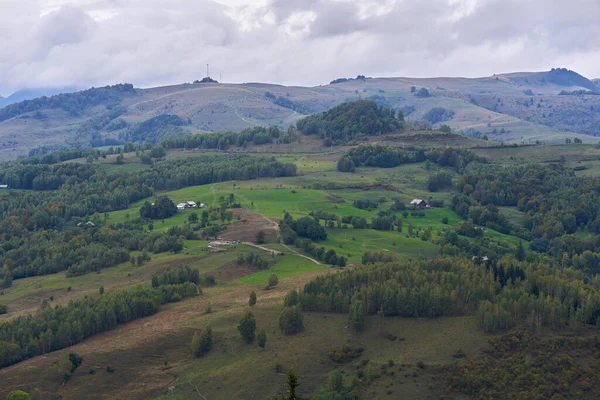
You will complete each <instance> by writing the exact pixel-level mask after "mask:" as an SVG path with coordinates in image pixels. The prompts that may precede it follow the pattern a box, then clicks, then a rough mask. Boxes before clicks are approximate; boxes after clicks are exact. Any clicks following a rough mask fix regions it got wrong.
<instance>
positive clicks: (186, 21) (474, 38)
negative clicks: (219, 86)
mask: <svg viewBox="0 0 600 400" xmlns="http://www.w3.org/2000/svg"><path fill="white" fill-rule="evenodd" d="M206 63H210V66H211V76H212V77H213V78H217V79H219V73H222V76H223V81H224V82H252V81H262V82H271V83H281V84H286V85H319V84H324V83H327V82H329V81H330V80H332V79H334V78H337V77H342V76H345V77H348V76H356V75H357V74H364V75H367V76H373V77H376V76H413V77H426V76H467V77H476V76H489V75H492V74H494V73H502V72H513V71H535V70H548V69H550V68H552V67H567V68H570V69H573V70H576V71H577V72H579V73H581V74H583V75H585V76H587V77H590V78H595V77H598V78H600V1H598V0H360V1H359V0H215V1H208V0H73V1H66V0H0V95H7V94H10V93H12V92H14V91H16V90H19V89H23V88H27V87H30V88H38V87H65V86H77V87H89V86H100V85H107V84H114V83H119V82H128V83H133V84H134V85H135V86H137V87H150V86H156V85H165V84H174V83H181V82H190V81H192V80H194V79H200V78H202V77H204V76H205V74H206V72H205V71H206Z"/></svg>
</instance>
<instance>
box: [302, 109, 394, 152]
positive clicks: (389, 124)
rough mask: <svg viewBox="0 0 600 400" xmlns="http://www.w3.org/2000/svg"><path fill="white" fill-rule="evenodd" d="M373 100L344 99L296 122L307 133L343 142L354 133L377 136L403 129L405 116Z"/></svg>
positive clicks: (333, 142) (327, 141)
mask: <svg viewBox="0 0 600 400" xmlns="http://www.w3.org/2000/svg"><path fill="white" fill-rule="evenodd" d="M399 117H400V118H396V111H394V110H393V109H390V108H386V107H379V106H377V104H376V103H375V102H373V101H370V100H357V101H354V102H349V103H342V104H340V105H338V106H336V107H334V108H332V109H331V110H329V111H326V112H324V113H320V114H314V115H311V116H309V117H306V118H304V119H301V120H300V121H298V123H297V124H296V125H297V127H298V130H299V131H300V132H302V133H304V134H306V135H319V136H320V137H321V138H322V139H323V140H324V141H325V145H326V146H328V145H329V144H335V145H338V144H342V143H344V142H346V141H348V140H351V139H353V138H355V137H358V136H361V135H366V136H374V135H380V134H384V133H390V132H394V131H397V130H399V129H402V126H403V120H404V117H403V116H402V115H401V114H400V115H399Z"/></svg>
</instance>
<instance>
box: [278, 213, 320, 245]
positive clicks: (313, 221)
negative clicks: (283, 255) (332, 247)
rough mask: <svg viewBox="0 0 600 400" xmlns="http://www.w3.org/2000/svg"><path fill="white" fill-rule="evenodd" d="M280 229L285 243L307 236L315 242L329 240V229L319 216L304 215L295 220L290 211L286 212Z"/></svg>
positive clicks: (291, 242)
mask: <svg viewBox="0 0 600 400" xmlns="http://www.w3.org/2000/svg"><path fill="white" fill-rule="evenodd" d="M280 229H281V238H282V240H283V242H284V243H285V244H293V243H295V242H296V240H297V239H298V238H307V239H309V240H313V241H315V242H319V241H321V240H327V231H326V230H325V228H323V227H322V226H321V224H320V223H319V218H318V217H312V218H311V217H302V218H299V219H297V220H294V218H293V217H292V216H291V215H290V214H289V213H285V215H284V217H283V220H282V221H281V224H280Z"/></svg>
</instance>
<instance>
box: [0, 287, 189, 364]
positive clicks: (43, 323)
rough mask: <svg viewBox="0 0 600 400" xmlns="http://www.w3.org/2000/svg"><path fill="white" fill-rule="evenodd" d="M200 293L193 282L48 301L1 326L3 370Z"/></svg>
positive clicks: (0, 343) (0, 342)
mask: <svg viewBox="0 0 600 400" xmlns="http://www.w3.org/2000/svg"><path fill="white" fill-rule="evenodd" d="M198 293H199V290H198V288H197V287H196V285H195V284H193V283H191V282H186V283H182V284H179V285H165V286H157V287H156V288H153V289H150V288H138V289H135V290H130V291H125V290H124V291H120V292H115V293H107V294H100V295H97V296H88V297H87V298H85V299H84V300H77V301H71V302H69V304H68V305H66V306H54V307H52V306H51V305H50V304H49V303H48V302H47V301H44V304H42V307H41V308H40V309H39V311H38V312H37V313H35V314H33V315H32V314H29V315H27V316H20V317H16V318H14V319H12V320H10V321H8V322H3V323H0V367H5V366H7V365H11V364H15V363H17V362H19V361H21V360H24V359H27V358H31V357H35V356H37V355H40V354H45V353H49V352H52V351H55V350H60V349H63V348H65V347H68V346H72V345H74V344H76V343H79V342H81V341H82V340H83V339H85V338H87V337H90V336H93V335H95V334H97V333H100V332H104V331H107V330H109V329H111V328H113V327H115V326H117V325H120V324H124V323H126V322H129V321H133V320H135V319H138V318H143V317H147V316H149V315H152V314H155V313H156V312H158V311H159V310H160V306H161V304H165V303H170V302H175V301H180V300H181V299H183V298H185V297H188V296H195V295H197V294H198Z"/></svg>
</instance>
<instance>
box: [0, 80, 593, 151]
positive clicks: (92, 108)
mask: <svg viewBox="0 0 600 400" xmlns="http://www.w3.org/2000/svg"><path fill="white" fill-rule="evenodd" d="M338 82H339V83H331V84H328V85H323V86H317V87H297V86H295V87H287V86H281V85H274V84H266V83H244V84H219V83H195V84H181V85H173V86H165V87H157V88H149V89H139V88H133V86H131V85H115V86H110V87H106V88H92V89H89V90H86V91H83V92H77V93H72V94H61V95H56V96H52V97H49V98H41V99H35V100H25V101H23V102H19V103H15V104H11V105H7V106H5V107H4V108H0V160H7V159H12V158H16V157H18V156H23V155H27V154H28V153H29V152H30V151H31V150H32V149H36V150H34V152H33V153H35V154H39V153H41V152H44V151H47V150H48V149H58V148H63V147H68V146H79V147H90V146H94V147H97V146H103V145H114V144H118V143H122V142H123V141H124V140H125V139H126V138H130V137H135V138H136V139H137V140H138V141H158V140H161V139H164V138H166V137H170V136H179V135H182V134H189V133H202V132H210V131H227V130H231V131H241V130H243V129H245V128H249V127H253V126H258V125H279V126H281V127H284V128H287V126H289V125H290V124H293V123H295V122H296V121H297V120H298V119H300V118H302V117H304V116H306V115H309V114H311V113H314V112H320V111H325V110H328V109H330V108H331V107H333V106H335V105H337V104H339V103H342V102H345V101H352V100H356V99H359V98H360V99H371V100H374V101H375V102H377V103H378V104H381V105H385V106H388V107H391V108H394V109H398V110H402V111H403V112H404V114H405V116H406V118H407V120H408V121H411V122H425V123H428V124H431V125H433V126H435V127H439V126H440V125H442V124H447V125H449V126H450V127H451V128H452V129H453V130H455V131H458V132H461V133H462V134H464V135H466V136H472V137H483V136H487V137H489V138H490V139H493V140H496V141H500V142H532V141H538V140H539V141H545V142H564V140H565V138H567V137H569V138H571V139H574V138H579V139H581V140H582V141H583V142H587V143H596V142H597V139H596V138H595V137H594V135H596V134H598V133H599V132H600V96H595V95H591V94H589V93H588V92H595V91H596V90H598V80H595V81H591V80H589V79H587V78H585V77H583V76H581V75H579V74H577V73H576V72H573V71H568V70H565V69H553V70H551V71H547V72H522V73H510V74H499V75H494V76H490V77H484V78H474V79H472V78H446V77H440V78H365V77H362V76H359V77H358V78H357V79H350V80H344V79H340V80H338ZM124 88H125V89H124ZM422 89H426V90H422ZM561 93H562V94H561ZM432 110H433V112H432ZM432 115H436V116H437V117H435V118H432V117H431V116H432ZM440 116H441V117H440ZM142 124H143V125H142ZM132 133H135V135H133V134H132Z"/></svg>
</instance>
